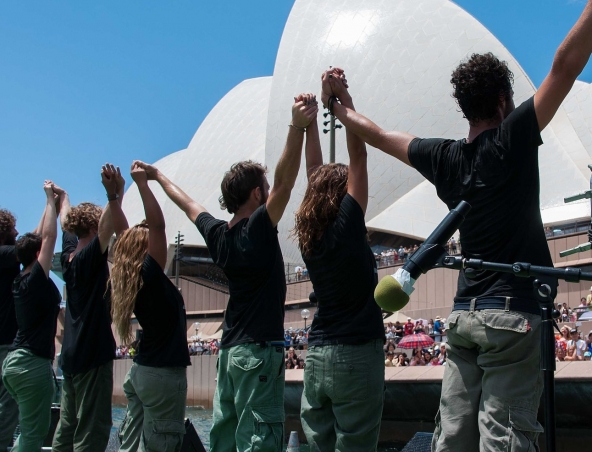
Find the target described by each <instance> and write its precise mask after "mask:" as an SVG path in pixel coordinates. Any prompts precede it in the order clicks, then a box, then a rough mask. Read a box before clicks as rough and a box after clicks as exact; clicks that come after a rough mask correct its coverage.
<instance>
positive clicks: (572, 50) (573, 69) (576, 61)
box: [534, 0, 592, 131]
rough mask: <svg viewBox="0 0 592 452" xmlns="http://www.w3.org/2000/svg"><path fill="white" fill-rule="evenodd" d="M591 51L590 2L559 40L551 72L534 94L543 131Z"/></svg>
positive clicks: (591, 9)
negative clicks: (561, 40) (565, 34)
mask: <svg viewBox="0 0 592 452" xmlns="http://www.w3.org/2000/svg"><path fill="white" fill-rule="evenodd" d="M591 52H592V0H589V1H588V3H587V5H586V7H585V8H584V11H583V12H582V15H581V16H580V18H579V19H578V21H577V22H576V24H575V25H574V26H573V28H572V29H571V31H570V32H569V33H568V35H567V37H566V38H565V39H564V40H563V42H562V43H561V45H560V46H559V48H558V49H557V52H556V53H555V58H554V59H553V66H551V71H550V72H549V74H548V75H547V77H545V80H543V83H542V84H541V87H540V88H539V89H538V91H537V92H536V93H535V95H534V109H535V112H536V116H537V121H538V123H539V130H541V131H542V130H543V129H544V128H545V127H547V125H548V124H549V122H551V119H553V116H554V115H555V113H556V112H557V110H558V109H559V106H560V105H561V102H563V100H564V99H565V97H566V96H567V94H568V93H569V90H570V89H571V88H572V86H573V84H574V82H575V81H576V79H577V78H578V76H579V75H580V73H581V72H582V70H583V69H584V66H586V63H587V62H588V59H589V58H590V53H591Z"/></svg>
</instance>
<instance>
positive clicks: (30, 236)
mask: <svg viewBox="0 0 592 452" xmlns="http://www.w3.org/2000/svg"><path fill="white" fill-rule="evenodd" d="M15 251H16V257H17V259H18V260H19V262H20V263H21V264H22V265H23V268H26V267H28V266H29V265H30V264H31V263H33V262H35V260H36V259H37V253H38V252H39V251H41V236H40V235H39V234H37V233H35V232H27V233H26V234H23V235H22V236H20V237H19V239H18V240H17V241H16V243H15Z"/></svg>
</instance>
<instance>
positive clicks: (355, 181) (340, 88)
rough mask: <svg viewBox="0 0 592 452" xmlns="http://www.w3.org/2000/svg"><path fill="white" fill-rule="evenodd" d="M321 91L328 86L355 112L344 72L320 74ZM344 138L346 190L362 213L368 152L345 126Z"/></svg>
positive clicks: (366, 196)
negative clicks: (345, 148)
mask: <svg viewBox="0 0 592 452" xmlns="http://www.w3.org/2000/svg"><path fill="white" fill-rule="evenodd" d="M322 81H323V91H325V90H326V89H327V86H329V87H330V88H329V89H331V91H332V93H333V95H334V96H336V97H337V98H338V99H339V101H340V102H341V104H342V105H343V106H344V107H345V108H347V109H349V110H351V111H353V112H355V111H356V109H355V107H354V102H353V100H352V97H351V95H350V94H349V91H348V89H347V88H348V84H347V80H346V78H345V74H344V73H343V72H341V73H334V74H331V77H329V74H328V73H326V72H325V73H324V74H323V76H322ZM345 131H346V140H347V152H348V153H349V171H348V176H347V192H348V193H349V194H350V196H352V197H353V198H354V199H355V200H356V201H357V203H358V204H359V205H360V207H361V208H362V210H363V211H364V213H366V207H368V153H367V151H366V144H365V143H364V141H363V140H362V139H361V138H360V137H359V136H358V135H356V134H355V133H353V132H352V131H351V130H350V129H349V128H348V127H347V126H346V128H345Z"/></svg>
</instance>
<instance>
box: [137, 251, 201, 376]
mask: <svg viewBox="0 0 592 452" xmlns="http://www.w3.org/2000/svg"><path fill="white" fill-rule="evenodd" d="M142 282H143V285H142V288H141V289H140V291H139V292H138V295H137V297H136V305H135V307H134V314H136V318H137V319H138V322H139V323H140V326H141V327H142V330H143V335H142V339H141V340H140V344H139V346H138V353H137V354H136V356H135V357H134V361H135V362H136V363H138V364H141V365H143V366H150V367H187V366H190V365H191V361H190V360H189V349H188V348H187V320H186V315H185V303H184V302H183V297H182V296H181V293H180V292H179V290H178V289H177V288H176V287H175V285H174V284H173V283H172V281H171V280H170V279H169V278H168V277H167V276H166V275H165V274H164V272H163V271H162V268H161V267H160V265H159V264H158V262H156V261H155V260H154V258H153V257H152V256H150V255H147V256H146V259H145V260H144V264H143V265H142Z"/></svg>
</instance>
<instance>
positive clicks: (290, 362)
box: [286, 347, 298, 369]
mask: <svg viewBox="0 0 592 452" xmlns="http://www.w3.org/2000/svg"><path fill="white" fill-rule="evenodd" d="M297 368H298V358H297V357H296V354H295V352H294V347H290V349H289V350H288V354H287V355H286V369H297Z"/></svg>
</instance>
